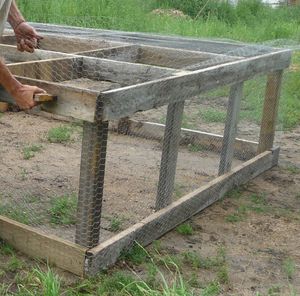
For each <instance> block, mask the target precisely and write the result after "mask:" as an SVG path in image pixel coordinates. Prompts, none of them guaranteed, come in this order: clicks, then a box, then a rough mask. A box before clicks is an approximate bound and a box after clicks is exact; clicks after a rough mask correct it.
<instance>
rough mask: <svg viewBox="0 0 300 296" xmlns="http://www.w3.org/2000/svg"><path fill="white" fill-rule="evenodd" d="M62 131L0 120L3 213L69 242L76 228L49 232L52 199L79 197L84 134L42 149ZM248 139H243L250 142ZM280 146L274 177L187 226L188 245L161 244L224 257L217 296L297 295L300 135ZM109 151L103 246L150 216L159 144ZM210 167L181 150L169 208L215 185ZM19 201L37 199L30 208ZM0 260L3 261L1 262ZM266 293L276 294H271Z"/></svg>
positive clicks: (173, 236) (129, 144) (120, 139)
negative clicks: (26, 153) (12, 211)
mask: <svg viewBox="0 0 300 296" xmlns="http://www.w3.org/2000/svg"><path fill="white" fill-rule="evenodd" d="M61 124H62V123H61V122H58V121H55V120H51V119H46V118H43V117H37V116H32V115H27V114H25V113H23V112H20V113H5V114H4V115H2V116H1V118H0V155H1V158H0V179H1V195H0V198H1V199H0V206H1V205H3V204H7V203H11V201H12V200H13V204H14V205H15V207H16V208H22V207H23V208H22V209H23V211H27V213H29V223H30V224H32V225H33V226H35V227H38V228H40V229H42V230H43V231H45V232H46V233H54V234H57V235H59V236H63V237H64V238H66V239H70V240H73V238H74V226H60V227H53V225H51V224H50V223H49V211H48V210H47V209H49V207H50V204H51V198H52V197H53V196H61V195H65V194H71V193H74V192H77V190H78V179H79V166H80V150H81V141H80V140H81V136H82V135H81V128H80V127H79V128H78V126H71V129H73V130H72V140H71V141H70V142H68V143H67V144H64V145H62V144H56V143H49V142H48V141H47V132H48V130H49V129H50V128H52V127H57V126H60V125H61ZM207 128H209V127H207ZM254 128H256V127H254ZM249 129H251V127H248V129H246V128H245V130H244V133H245V134H247V133H248V134H251V133H250V132H249ZM241 130H242V133H243V128H241ZM277 142H278V144H280V146H281V148H282V149H281V158H280V165H279V167H276V168H274V169H272V170H270V171H268V172H266V173H264V174H262V175H261V176H259V177H257V178H256V179H255V180H253V181H251V182H249V183H248V184H247V185H246V186H244V187H243V188H242V190H241V192H239V193H238V194H235V193H232V194H231V195H229V196H228V197H227V198H225V199H223V200H222V201H220V202H218V203H216V204H214V205H212V206H211V207H209V208H208V209H206V210H205V211H204V212H202V213H200V214H199V215H197V216H195V217H194V218H193V219H191V221H190V223H191V225H192V226H193V229H194V232H193V234H192V235H190V236H184V235H180V234H179V233H177V232H176V231H175V230H174V231H172V232H170V233H168V234H167V235H166V236H164V237H163V238H161V240H160V241H161V245H162V248H164V249H166V250H167V251H168V252H169V253H170V254H182V253H183V252H187V251H194V252H196V253H197V254H201V256H204V257H208V256H214V255H215V254H216V252H217V250H218V248H219V247H220V246H222V247H224V249H225V250H226V264H227V268H228V273H229V282H228V283H226V284H225V285H223V286H222V294H223V295H259V294H258V293H262V294H261V295H298V294H300V238H299V233H298V230H299V224H300V153H299V151H300V147H299V146H300V128H299V127H298V128H295V129H294V130H292V131H289V132H285V133H283V134H280V137H278V141H277ZM33 143H35V144H36V143H38V144H40V145H42V147H43V148H42V150H41V151H40V152H37V153H36V155H35V157H33V158H32V159H29V160H26V159H24V157H23V152H22V151H23V150H22V149H23V148H24V146H26V145H29V144H33ZM108 151H109V153H108V160H107V168H108V171H107V175H106V179H107V181H106V184H105V186H106V188H107V189H106V192H105V196H107V198H105V200H104V209H103V216H104V222H103V229H102V234H103V239H105V238H107V237H109V236H111V235H112V234H113V233H112V232H111V231H108V230H109V227H110V222H111V220H112V218H118V219H120V220H121V223H122V224H121V229H124V228H126V227H127V226H129V225H131V224H132V223H135V222H137V221H138V220H139V219H141V218H143V217H146V216H147V215H149V213H151V212H152V211H153V205H154V200H155V194H156V191H155V189H156V186H157V178H158V172H159V162H160V152H161V143H158V142H151V141H148V140H140V139H139V140H137V139H135V138H129V137H125V136H116V135H111V136H110V141H109V144H108ZM145 156H146V157H145ZM237 163H238V162H237ZM217 166H218V157H217V155H215V154H212V153H209V152H204V151H197V152H196V153H195V152H191V151H189V150H188V149H187V148H184V147H183V148H181V150H180V155H179V168H178V176H177V180H176V186H175V196H174V198H178V197H180V196H181V195H183V194H184V193H186V192H189V191H191V190H193V189H195V188H197V186H199V184H204V183H205V182H207V181H208V180H210V179H212V177H213V176H214V175H215V174H216V172H217ZM203 168H205V169H203ZM208 168H209V169H208ZM132 180H134V181H132ZM24 196H27V197H28V196H29V197H30V196H31V197H32V196H35V197H38V199H35V200H34V201H33V199H31V202H30V203H28V199H24ZM109 196H113V197H114V198H109ZM124 196H130V200H128V199H124V198H123V197H124ZM258 197H259V198H258ZM9 198H10V199H9ZM141 199H142V202H141ZM36 200H37V202H36ZM241 206H244V208H243V209H244V210H241ZM41 209H43V210H42V212H41V216H42V222H41V221H38V222H37V221H36V220H35V219H34V218H35V217H34V216H36V213H37V212H38V211H39V210H41ZM45 209H46V210H45ZM34 211H36V212H34ZM120 213H122V214H121V215H120ZM121 229H120V230H121ZM0 260H1V261H2V260H5V258H4V257H3V255H0ZM286 260H290V261H289V262H292V263H293V266H294V270H293V275H292V277H291V278H288V275H287V272H286V271H285V268H284V264H285V262H287V261H286ZM184 272H185V273H186V274H191V273H192V274H195V275H196V277H197V278H198V280H199V281H200V282H207V281H211V280H213V278H214V273H213V272H212V271H210V270H198V269H197V270H193V269H190V268H186V270H185V269H184ZM0 283H1V276H0ZM273 288H274V291H277V292H278V293H277V292H276V293H277V294H270V293H269V291H270V289H273ZM293 291H294V292H293ZM268 293H269V294H268ZM292 293H294V294H292Z"/></svg>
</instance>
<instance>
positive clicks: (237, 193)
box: [225, 187, 243, 199]
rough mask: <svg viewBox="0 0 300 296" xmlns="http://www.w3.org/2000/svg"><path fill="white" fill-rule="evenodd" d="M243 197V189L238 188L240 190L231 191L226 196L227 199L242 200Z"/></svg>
mask: <svg viewBox="0 0 300 296" xmlns="http://www.w3.org/2000/svg"><path fill="white" fill-rule="evenodd" d="M242 195H243V188H241V187H238V188H235V189H232V190H230V191H229V192H228V193H227V194H226V195H225V198H233V199H240V198H241V197H242Z"/></svg>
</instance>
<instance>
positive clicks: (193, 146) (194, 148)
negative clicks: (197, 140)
mask: <svg viewBox="0 0 300 296" xmlns="http://www.w3.org/2000/svg"><path fill="white" fill-rule="evenodd" d="M187 147H188V150H189V151H190V152H200V151H203V150H205V147H203V146H202V145H200V144H188V146H187Z"/></svg>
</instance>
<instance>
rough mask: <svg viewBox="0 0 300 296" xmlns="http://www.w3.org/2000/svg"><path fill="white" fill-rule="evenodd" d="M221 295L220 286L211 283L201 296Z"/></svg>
mask: <svg viewBox="0 0 300 296" xmlns="http://www.w3.org/2000/svg"><path fill="white" fill-rule="evenodd" d="M220 293H221V287H220V284H219V283H217V282H212V283H210V284H209V285H208V286H207V287H206V288H205V289H203V290H202V292H201V294H200V295H201V296H217V295H219V294H220Z"/></svg>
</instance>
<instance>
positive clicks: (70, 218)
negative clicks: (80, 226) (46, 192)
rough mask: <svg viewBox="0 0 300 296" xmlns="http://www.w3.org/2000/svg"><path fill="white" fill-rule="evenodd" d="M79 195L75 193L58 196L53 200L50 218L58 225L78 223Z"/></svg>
mask: <svg viewBox="0 0 300 296" xmlns="http://www.w3.org/2000/svg"><path fill="white" fill-rule="evenodd" d="M76 205H77V197H76V195H75V194H72V195H64V196H57V197H55V198H53V199H52V201H51V208H50V210H49V212H50V217H51V218H50V220H51V223H53V224H56V225H71V224H75V223H76Z"/></svg>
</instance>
